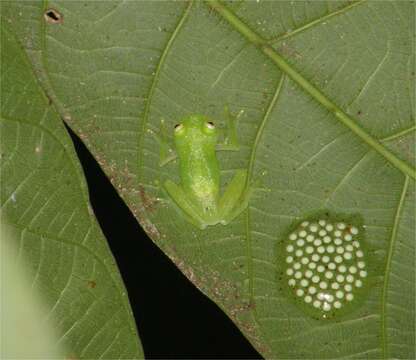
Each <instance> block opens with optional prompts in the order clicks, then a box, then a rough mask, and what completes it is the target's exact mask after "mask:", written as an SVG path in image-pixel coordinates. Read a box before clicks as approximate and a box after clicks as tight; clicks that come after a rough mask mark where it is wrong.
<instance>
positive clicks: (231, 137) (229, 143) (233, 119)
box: [217, 105, 244, 151]
mask: <svg viewBox="0 0 416 360" xmlns="http://www.w3.org/2000/svg"><path fill="white" fill-rule="evenodd" d="M224 113H225V118H226V123H227V126H226V129H225V132H224V142H223V143H222V144H218V145H217V150H231V151H238V150H239V149H240V144H239V142H238V137H237V122H238V120H239V118H240V116H241V115H242V114H243V113H244V110H241V111H240V112H239V113H238V114H237V115H234V114H232V113H231V112H230V110H229V108H228V105H225V106H224Z"/></svg>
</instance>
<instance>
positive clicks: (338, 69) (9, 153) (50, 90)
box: [1, 1, 415, 359]
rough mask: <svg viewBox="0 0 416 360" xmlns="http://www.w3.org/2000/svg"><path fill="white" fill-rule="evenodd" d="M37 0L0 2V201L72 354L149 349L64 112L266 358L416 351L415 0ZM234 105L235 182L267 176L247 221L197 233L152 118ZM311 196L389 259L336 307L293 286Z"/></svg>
mask: <svg viewBox="0 0 416 360" xmlns="http://www.w3.org/2000/svg"><path fill="white" fill-rule="evenodd" d="M43 6H44V5H43V3H42V2H26V1H25V2H16V1H13V2H10V3H5V2H2V24H3V26H4V28H2V78H1V81H2V115H1V117H2V118H1V123H2V148H3V149H2V207H3V209H4V211H5V212H6V213H7V214H8V216H9V218H10V220H11V221H12V222H13V223H14V224H15V226H16V228H17V229H20V231H21V237H20V242H21V244H22V250H23V252H24V254H25V257H27V259H28V261H30V262H31V263H32V266H33V268H34V269H35V273H36V274H37V276H36V277H35V279H36V282H35V285H36V287H39V288H41V289H42V292H43V293H45V294H46V297H47V299H48V301H49V303H50V305H51V307H52V309H53V315H54V317H55V318H56V319H58V320H59V321H60V324H61V325H62V333H63V334H65V340H66V343H67V345H68V346H69V347H70V348H71V349H72V350H73V351H74V353H75V354H76V355H77V356H80V357H81V356H82V357H90V358H91V357H97V354H98V355H99V356H103V357H121V356H122V355H123V356H125V357H135V356H136V357H137V356H141V355H140V354H141V352H140V350H139V349H138V348H137V346H138V345H137V340H136V333H135V329H134V326H133V325H132V324H133V320H132V318H131V315H130V310H129V307H128V305H127V302H126V298H125V296H124V289H123V286H122V285H121V282H120V279H119V276H118V275H117V273H116V270H115V268H114V266H113V259H112V257H111V255H110V254H109V251H108V249H107V246H106V245H105V242H104V240H103V238H102V235H101V233H100V231H99V229H98V227H97V225H96V223H95V221H94V219H93V217H92V216H91V215H90V212H88V197H87V192H86V188H85V183H84V180H83V178H82V175H81V172H80V168H79V165H78V162H77V160H76V157H75V155H74V152H73V150H72V147H71V144H70V141H69V139H68V136H67V135H66V133H65V131H64V129H63V127H62V125H61V123H60V121H59V116H60V117H61V118H63V119H64V120H65V121H66V122H67V123H68V124H69V125H70V126H71V127H72V128H73V129H74V130H75V131H76V132H77V133H78V135H79V136H80V137H81V138H82V139H83V141H84V142H85V144H86V145H87V146H88V147H89V149H90V150H91V152H92V153H93V155H94V156H95V158H96V159H97V161H98V162H99V163H100V165H101V166H102V168H103V169H104V171H105V172H106V174H107V176H108V177H109V178H110V179H111V180H112V182H113V184H114V186H115V187H116V189H117V190H118V191H119V193H120V195H121V196H122V197H123V199H124V200H125V202H126V203H127V204H128V206H129V207H130V209H131V211H132V213H133V214H134V215H135V216H136V217H137V219H138V220H139V221H140V223H141V225H142V226H143V227H144V228H145V229H146V231H147V232H148V234H149V236H151V238H152V239H153V240H154V241H155V242H156V243H157V244H158V245H159V246H160V247H161V248H162V249H163V250H164V251H165V253H166V254H167V255H168V256H170V257H171V259H172V260H173V261H174V262H175V263H176V264H177V265H178V267H179V268H180V269H181V270H182V271H183V272H184V273H185V274H186V275H187V276H188V277H189V279H190V280H191V281H192V282H193V283H194V284H195V285H196V286H198V287H199V288H200V289H201V290H202V291H204V292H205V293H206V294H207V295H208V296H210V297H211V298H212V299H213V300H214V301H216V302H217V303H218V304H219V305H220V306H221V307H222V308H223V310H224V311H225V312H226V313H227V314H228V315H229V316H230V317H231V318H232V319H233V321H234V322H235V323H236V325H237V326H239V328H240V329H241V330H242V332H243V333H244V334H245V335H246V336H247V337H248V339H249V340H250V341H251V342H252V343H253V345H254V346H255V347H256V348H257V349H258V350H259V351H260V352H261V353H262V354H263V355H264V356H266V357H269V358H296V359H298V358H339V357H350V358H364V357H366V358H367V357H368V358H414V357H415V353H414V348H415V346H414V345H415V344H414V315H415V314H414V304H415V289H414V284H415V274H414V271H415V267H414V265H415V264H414V258H415V256H414V255H415V253H414V246H415V241H414V239H415V234H414V228H415V203H414V197H415V193H414V174H415V172H414V163H415V154H414V131H415V124H414V114H415V109H414V96H413V94H414V90H415V89H414V76H415V74H414V67H415V66H414V65H415V64H414V33H415V28H414V24H415V18H414V3H413V2H405V1H400V2H397V1H391V2H388V1H383V2H381V1H356V2H350V1H336V2H335V1H328V2H326V1H313V2H304V1H232V2H231V1H230V2H227V6H228V7H223V5H222V4H221V3H218V2H217V1H209V2H197V1H189V2H173V1H169V2H162V1H115V2H110V1H102V2H96V1H94V2H92V1H86V2H73V1H60V2H54V3H51V4H48V7H49V9H54V10H53V16H52V18H51V15H50V14H49V12H48V14H49V15H47V16H46V17H45V16H44V12H45V10H46V8H43ZM224 105H228V106H229V107H230V110H231V111H232V112H234V113H238V112H239V111H240V110H244V113H243V115H242V116H241V118H240V120H239V127H238V136H239V139H240V142H241V143H242V148H241V150H240V151H239V152H223V153H220V159H219V160H220V164H221V166H222V169H221V170H222V174H221V178H222V179H224V183H223V184H222V185H223V188H224V185H225V183H227V182H228V181H229V180H230V179H231V176H232V174H233V172H234V171H231V170H235V169H238V168H247V169H249V176H250V178H251V179H252V180H253V181H256V182H257V183H258V184H259V185H258V186H257V190H256V191H255V192H254V194H253V196H252V198H251V200H250V204H249V208H248V209H247V210H246V211H245V212H244V213H243V214H241V215H240V216H239V217H238V218H237V219H236V220H235V221H233V222H232V223H231V224H229V225H227V226H220V225H218V226H215V227H213V226H212V227H208V228H207V229H206V230H204V231H200V230H198V229H196V228H195V227H194V226H193V225H191V224H189V222H187V221H186V220H185V219H184V218H183V216H182V215H181V214H180V213H178V212H176V211H175V209H174V208H173V206H172V204H171V203H170V201H169V199H168V198H167V197H166V195H165V194H164V193H163V191H162V190H161V187H160V184H161V183H162V182H163V181H165V180H166V179H168V178H169V179H172V180H174V181H176V182H178V173H179V172H178V168H177V163H176V162H172V163H170V164H168V165H166V166H164V167H162V168H161V167H159V165H158V162H159V144H158V143H157V141H156V139H155V137H154V136H152V135H151V133H150V132H149V131H148V130H153V131H157V130H158V129H159V124H160V120H161V118H164V119H165V121H166V124H167V127H168V128H171V127H173V125H174V124H175V123H176V122H177V120H178V119H180V118H182V117H184V116H186V115H189V114H192V113H197V114H206V115H208V116H210V117H211V118H212V119H214V121H216V122H218V123H220V124H222V125H224V124H225V119H224V118H223V108H224ZM168 133H169V132H168ZM317 211H327V212H329V213H333V214H338V213H341V214H347V215H350V216H359V217H360V218H361V219H362V222H363V226H364V227H365V231H366V236H365V241H366V242H367V245H368V246H369V247H370V248H372V249H375V250H374V251H373V252H372V256H374V258H375V260H376V261H377V262H378V264H379V266H378V268H379V269H380V273H379V274H378V280H377V281H376V282H375V284H374V286H373V287H372V289H371V291H370V292H369V294H368V296H367V297H366V299H365V301H363V303H362V305H361V306H359V307H357V308H356V309H355V310H354V311H353V312H350V313H349V314H347V315H345V316H344V317H341V318H337V319H333V320H318V319H314V318H312V317H310V316H308V315H307V314H305V313H304V312H302V311H301V310H300V309H299V307H298V306H296V305H295V304H294V302H293V301H292V300H291V299H290V298H288V297H285V296H283V295H282V294H283V292H281V291H280V290H279V289H280V288H282V287H285V286H286V284H285V283H284V282H283V281H282V278H281V276H280V274H279V272H278V270H277V269H278V266H277V265H276V259H277V255H278V254H277V253H276V251H277V249H278V248H279V247H278V246H277V244H278V243H279V242H280V241H283V237H284V236H285V235H286V234H287V232H288V229H290V227H291V226H292V225H293V224H294V223H296V222H298V221H300V220H301V219H303V218H305V217H308V215H309V214H311V213H313V212H317ZM36 269H37V270H36ZM92 280H93V281H94V282H95V283H96V284H97V286H95V287H94V288H91V287H88V284H91V283H90V282H89V281H92ZM108 319H110V320H108ZM107 320H108V322H107ZM105 324H107V326H105ZM116 324H119V327H120V329H119V331H120V334H119V336H117V337H116V336H115V334H116V333H115V332H114V331H115V330H113V329H115V328H116V326H117V325H116ZM98 329H102V330H101V331H99V332H98V335H97V331H98ZM114 338H115V340H114V343H113V345H112V346H110V347H109V348H107V350H106V348H105V345H106V344H107V345H108V343H109V342H110V340H109V339H114ZM124 348H127V349H129V350H126V351H125V352H122V350H121V349H124ZM104 351H107V352H104Z"/></svg>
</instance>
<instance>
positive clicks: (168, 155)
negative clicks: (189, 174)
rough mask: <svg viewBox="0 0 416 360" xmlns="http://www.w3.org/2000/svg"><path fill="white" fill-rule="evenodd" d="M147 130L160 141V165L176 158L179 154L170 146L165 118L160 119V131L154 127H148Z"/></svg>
mask: <svg viewBox="0 0 416 360" xmlns="http://www.w3.org/2000/svg"><path fill="white" fill-rule="evenodd" d="M147 131H148V132H149V133H150V134H152V135H153V136H154V138H155V139H156V140H157V142H158V143H159V166H164V165H166V164H167V163H169V162H171V161H173V160H175V159H176V157H177V155H176V153H175V151H174V150H173V149H172V148H171V147H170V146H169V140H168V137H167V135H166V125H165V120H164V119H161V120H160V130H159V132H155V131H153V130H152V129H147Z"/></svg>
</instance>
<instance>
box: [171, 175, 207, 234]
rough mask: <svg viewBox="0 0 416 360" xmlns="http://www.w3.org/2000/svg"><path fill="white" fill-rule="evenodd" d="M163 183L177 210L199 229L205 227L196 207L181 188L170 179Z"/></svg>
mask: <svg viewBox="0 0 416 360" xmlns="http://www.w3.org/2000/svg"><path fill="white" fill-rule="evenodd" d="M163 185H164V188H165V190H166V191H167V193H168V195H169V196H170V198H171V199H172V200H173V202H174V203H175V205H176V206H177V207H178V210H180V211H181V212H182V214H184V215H185V216H186V218H187V219H188V220H189V221H190V222H191V223H192V224H194V225H195V226H197V227H198V228H200V229H205V228H206V227H207V224H206V223H205V222H204V220H203V219H202V217H201V216H200V214H199V211H198V209H197V208H195V206H194V205H193V204H192V202H191V201H190V199H189V197H188V196H187V194H186V193H185V192H184V191H183V190H182V188H181V187H180V186H178V185H176V184H175V183H174V182H173V181H170V180H166V181H165V183H164V184H163Z"/></svg>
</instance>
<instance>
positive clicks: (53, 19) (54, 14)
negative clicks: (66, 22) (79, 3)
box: [43, 9, 63, 24]
mask: <svg viewBox="0 0 416 360" xmlns="http://www.w3.org/2000/svg"><path fill="white" fill-rule="evenodd" d="M43 16H44V18H45V20H46V21H47V22H48V23H50V24H62V22H63V16H62V14H61V13H60V12H58V11H57V10H55V9H47V10H46V11H45V13H44V14H43Z"/></svg>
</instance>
